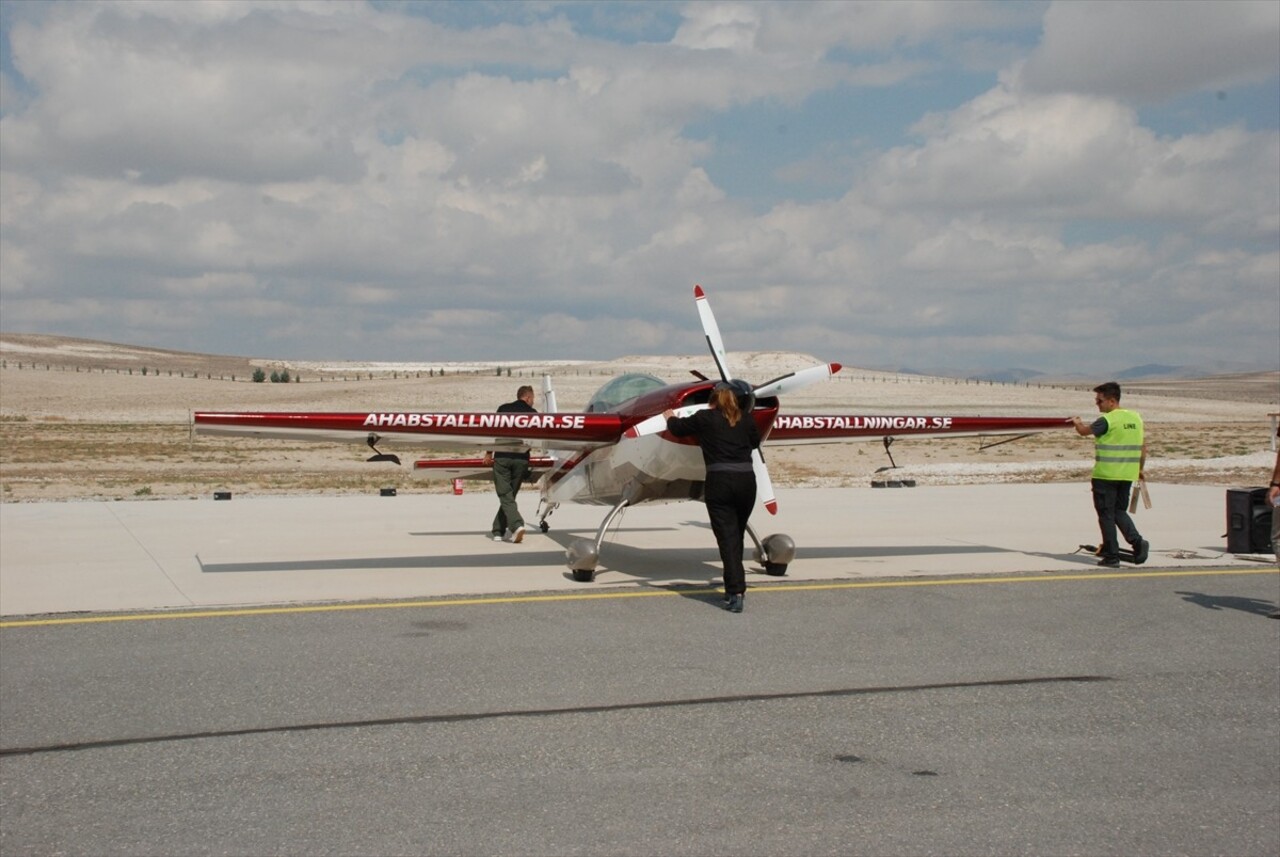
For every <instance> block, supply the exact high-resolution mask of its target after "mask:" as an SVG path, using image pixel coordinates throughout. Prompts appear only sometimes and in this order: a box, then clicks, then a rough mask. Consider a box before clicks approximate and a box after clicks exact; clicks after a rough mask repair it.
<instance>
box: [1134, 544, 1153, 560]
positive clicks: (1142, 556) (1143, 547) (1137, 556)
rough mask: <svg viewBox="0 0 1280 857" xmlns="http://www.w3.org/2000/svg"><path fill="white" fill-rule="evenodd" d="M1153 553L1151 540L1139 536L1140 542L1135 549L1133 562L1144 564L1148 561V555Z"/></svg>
mask: <svg viewBox="0 0 1280 857" xmlns="http://www.w3.org/2000/svg"><path fill="white" fill-rule="evenodd" d="M1150 553H1151V542H1149V541H1147V540H1146V539H1144V538H1141V537H1139V538H1138V544H1137V546H1136V547H1134V549H1133V564H1134V565H1142V564H1143V563H1144V562H1146V561H1147V556H1148V555H1149V554H1150Z"/></svg>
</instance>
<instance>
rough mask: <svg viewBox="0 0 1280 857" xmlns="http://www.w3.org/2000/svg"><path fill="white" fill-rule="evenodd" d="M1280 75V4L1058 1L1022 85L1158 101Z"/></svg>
mask: <svg viewBox="0 0 1280 857" xmlns="http://www.w3.org/2000/svg"><path fill="white" fill-rule="evenodd" d="M1277 72H1280V3H1275V2H1271V0H1146V2H1142V3H1132V2H1130V3H1124V2H1120V3H1117V2H1110V0H1070V2H1061V0H1059V2H1055V3H1054V4H1053V5H1052V6H1051V7H1050V8H1049V10H1048V12H1047V13H1046V14H1045V18H1044V40H1043V41H1042V42H1041V44H1040V46H1039V47H1038V48H1037V49H1036V50H1035V51H1034V52H1032V54H1031V56H1030V57H1029V58H1028V59H1027V62H1026V65H1025V67H1024V68H1023V69H1022V73H1021V82H1022V84H1023V85H1025V86H1026V87H1027V88H1028V89H1031V90H1033V91H1040V92H1077V93H1085V94H1090V95H1101V96H1109V97H1114V98H1118V99H1121V100H1125V101H1135V102H1152V101H1161V100H1164V99H1167V98H1171V97H1173V96H1175V95H1180V94H1183V93H1187V92H1197V91H1203V90H1215V89H1220V88H1226V87H1231V86H1235V85H1238V84H1242V83H1257V82H1260V81H1264V80H1267V79H1268V78H1271V77H1274V76H1275V75H1276V73H1277Z"/></svg>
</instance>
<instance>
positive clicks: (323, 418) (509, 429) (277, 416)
mask: <svg viewBox="0 0 1280 857" xmlns="http://www.w3.org/2000/svg"><path fill="white" fill-rule="evenodd" d="M626 427H627V426H626V425H624V422H623V418H622V417H621V416H620V415H618V414H575V413H554V414H540V413H471V412H462V411H453V412H448V411H446V412H405V411H360V412H356V413H332V414H328V413H281V412H275V413H219V412H212V411H201V412H197V413H195V414H193V415H192V430H193V432H194V433H195V434H207V435H237V436H241V437H260V438H285V439H290V440H311V441H328V442H335V441H337V442H341V441H355V442H359V443H365V444H367V445H368V446H369V447H370V448H372V449H374V450H375V451H376V450H377V446H381V445H397V444H399V445H407V444H411V445H413V446H415V447H418V448H422V449H454V450H456V449H491V450H502V449H513V450H515V449H524V448H529V447H535V448H538V449H546V450H566V451H568V450H584V449H593V448H595V447H599V446H606V445H608V444H612V443H616V442H617V441H618V438H619V437H621V436H622V432H623V431H624V430H625V429H626Z"/></svg>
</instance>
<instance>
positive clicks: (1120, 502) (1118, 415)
mask: <svg viewBox="0 0 1280 857" xmlns="http://www.w3.org/2000/svg"><path fill="white" fill-rule="evenodd" d="M1093 392H1094V399H1093V400H1094V402H1095V403H1096V404H1097V405H1098V411H1099V412H1100V413H1101V414H1102V416H1100V417H1098V419H1096V420H1094V421H1093V422H1092V423H1088V424H1086V423H1085V422H1084V420H1082V419H1080V418H1079V417H1076V418H1075V425H1076V432H1077V433H1079V434H1080V435H1082V436H1084V437H1089V436H1090V435H1092V436H1093V441H1094V461H1093V483H1092V484H1093V508H1094V510H1095V511H1097V513H1098V528H1099V529H1100V530H1101V531H1102V547H1101V555H1100V558H1099V559H1098V565H1101V566H1104V567H1106V568H1119V567H1120V546H1119V542H1118V541H1117V539H1116V527H1119V528H1120V533H1121V534H1122V535H1123V536H1124V538H1125V541H1127V542H1128V543H1129V545H1130V547H1132V548H1133V561H1134V563H1135V564H1137V565H1141V564H1142V563H1144V562H1146V561H1147V555H1148V554H1149V553H1150V551H1151V544H1150V543H1149V542H1147V540H1146V539H1144V538H1143V537H1142V536H1141V535H1140V534H1139V533H1138V528H1137V527H1136V526H1134V523H1133V519H1132V518H1130V517H1129V510H1128V509H1129V491H1130V489H1131V488H1132V487H1133V483H1134V482H1137V481H1138V480H1139V479H1141V478H1142V470H1143V467H1144V466H1145V465H1146V463H1147V442H1146V437H1145V435H1144V433H1143V427H1142V417H1141V416H1139V415H1138V412H1137V411H1131V410H1127V409H1125V408H1122V407H1120V385H1119V384H1117V383H1116V382H1115V381H1108V382H1107V383H1105V384H1099V385H1098V386H1096V387H1094V388H1093Z"/></svg>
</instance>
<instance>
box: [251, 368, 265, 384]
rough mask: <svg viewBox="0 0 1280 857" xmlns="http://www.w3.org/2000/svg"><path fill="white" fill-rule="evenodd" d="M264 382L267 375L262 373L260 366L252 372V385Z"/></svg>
mask: <svg viewBox="0 0 1280 857" xmlns="http://www.w3.org/2000/svg"><path fill="white" fill-rule="evenodd" d="M265 380H267V373H266V372H263V371H262V367H261V366H259V367H258V368H257V369H254V370H253V383H255V384H261V383H262V382H263V381H265Z"/></svg>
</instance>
